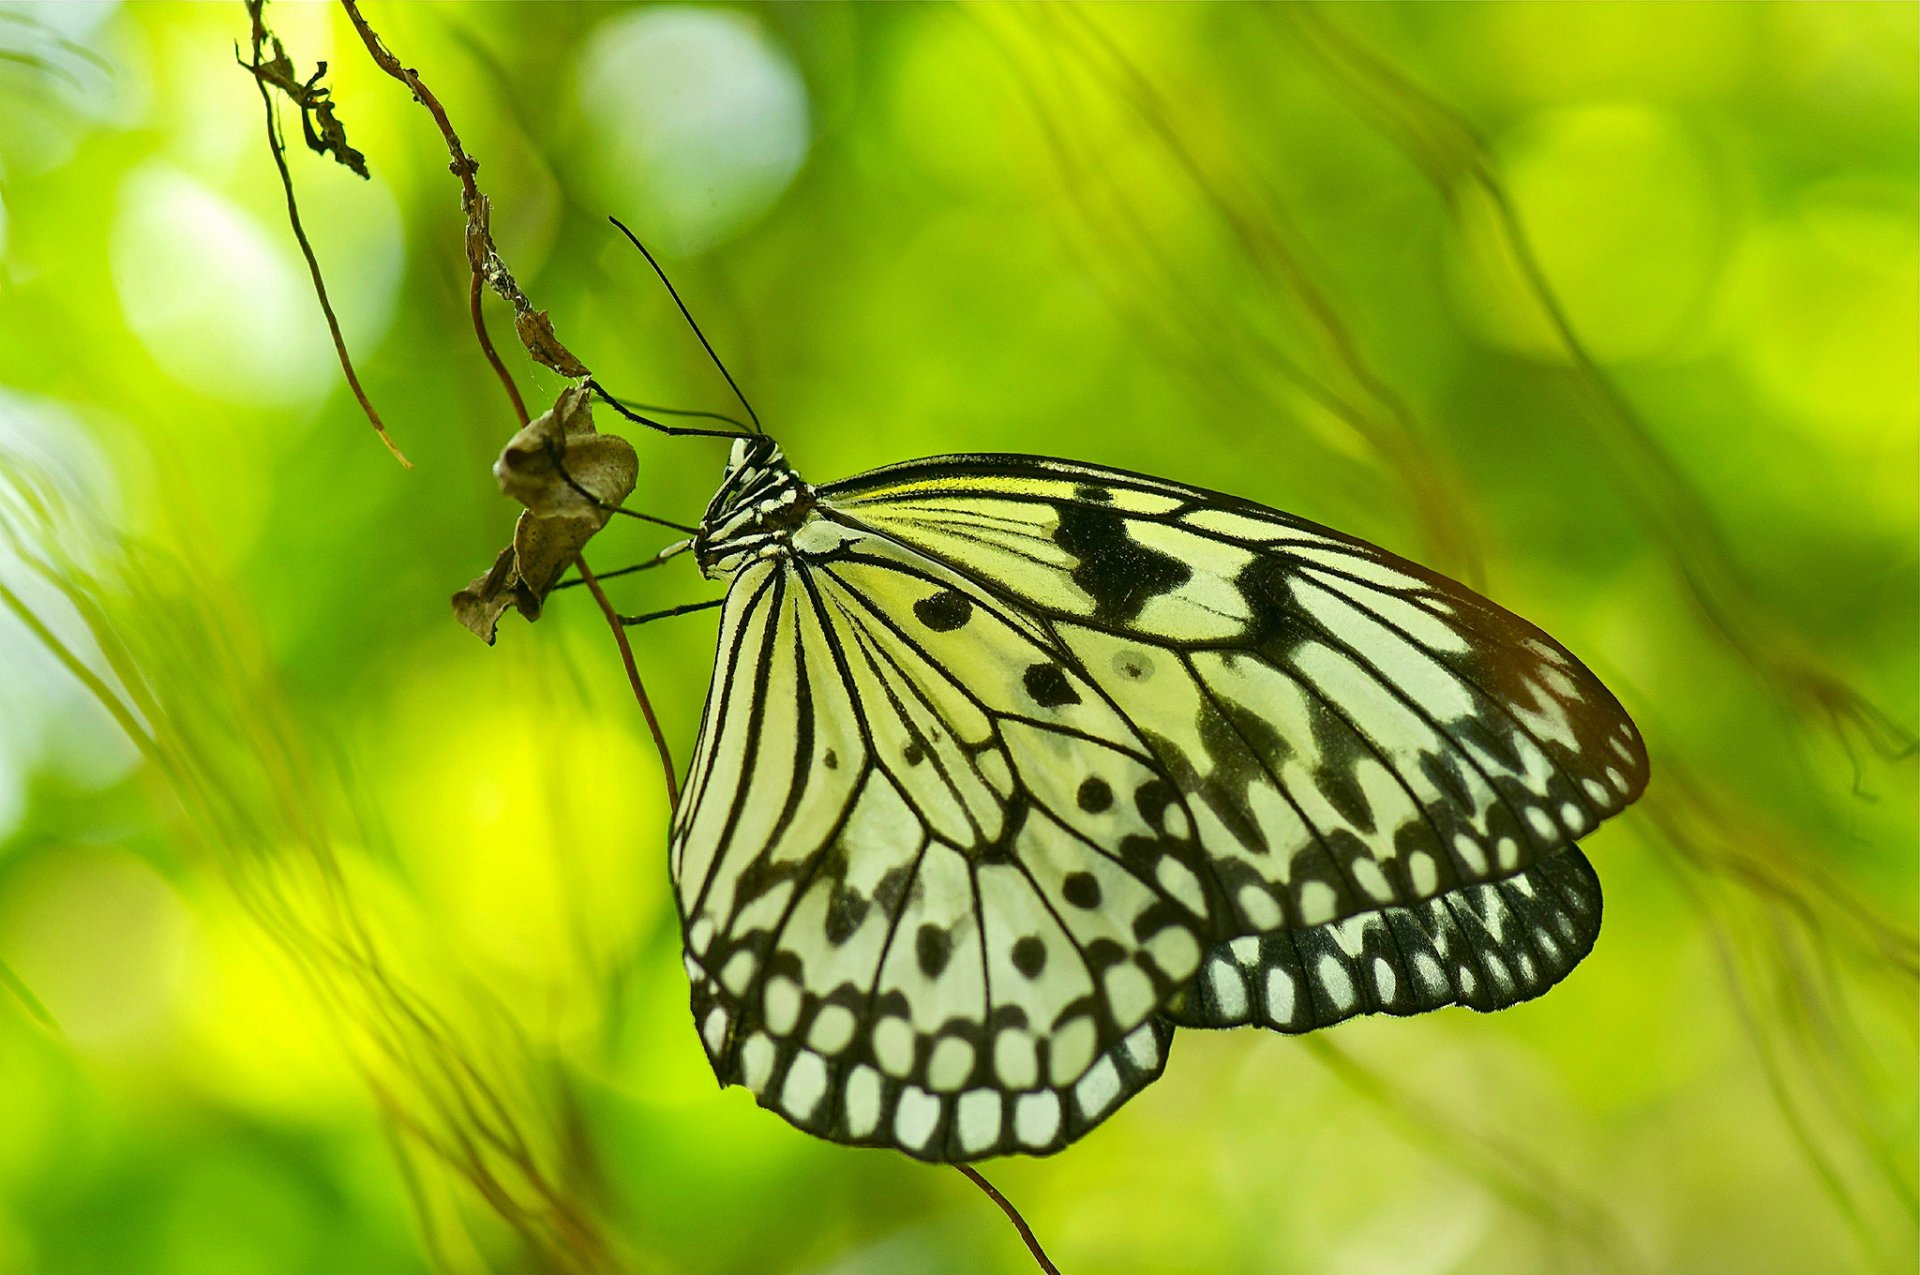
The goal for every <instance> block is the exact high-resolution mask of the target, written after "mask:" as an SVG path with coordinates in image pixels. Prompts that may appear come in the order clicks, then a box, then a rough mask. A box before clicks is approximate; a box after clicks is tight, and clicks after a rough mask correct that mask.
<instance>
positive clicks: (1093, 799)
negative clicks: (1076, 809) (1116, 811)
mask: <svg viewBox="0 0 1920 1275" xmlns="http://www.w3.org/2000/svg"><path fill="white" fill-rule="evenodd" d="M1079 802H1080V809H1082V810H1084V811H1086V812H1087V813H1088V814H1090V815H1097V814H1099V813H1100V812H1101V811H1103V810H1107V809H1110V808H1111V807H1112V806H1113V788H1112V786H1111V785H1109V784H1108V783H1107V781H1106V780H1104V779H1102V778H1100V777H1099V776H1098V775H1089V776H1088V777H1087V778H1086V779H1084V780H1082V781H1081V782H1080V792H1079Z"/></svg>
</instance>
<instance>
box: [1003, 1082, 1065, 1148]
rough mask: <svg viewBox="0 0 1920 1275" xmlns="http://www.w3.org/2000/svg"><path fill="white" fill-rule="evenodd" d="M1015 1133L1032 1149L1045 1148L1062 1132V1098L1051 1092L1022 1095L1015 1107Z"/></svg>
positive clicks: (1043, 1091)
mask: <svg viewBox="0 0 1920 1275" xmlns="http://www.w3.org/2000/svg"><path fill="white" fill-rule="evenodd" d="M1013 1132H1014V1135H1015V1136H1016V1137H1018V1138H1019V1139H1020V1141H1021V1142H1023V1143H1025V1144H1026V1145H1028V1146H1030V1147H1044V1146H1046V1145H1047V1144H1048V1143H1049V1142H1052V1141H1053V1136H1054V1135H1055V1134H1056V1133H1058V1132H1060V1098H1059V1096H1058V1095H1057V1094H1055V1093H1053V1092H1052V1091H1051V1090H1042V1091H1041V1092H1039V1093H1029V1094H1021V1095H1020V1097H1019V1099H1018V1100H1017V1101H1016V1102H1015V1103H1014V1106H1013Z"/></svg>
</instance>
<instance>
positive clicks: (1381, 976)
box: [1373, 956, 1400, 1001]
mask: <svg viewBox="0 0 1920 1275" xmlns="http://www.w3.org/2000/svg"><path fill="white" fill-rule="evenodd" d="M1373 985H1374V986H1375V987H1376V988H1378V989H1379V991H1380V999H1381V1000H1383V1001H1390V1000H1392V999H1393V997H1394V993H1395V992H1397V991H1399V990H1400V978H1399V976H1398V975H1397V974H1395V973H1394V972H1393V966H1392V965H1391V964H1389V963H1388V962H1387V960H1386V958H1384V957H1379V956H1376V957H1374V958H1373Z"/></svg>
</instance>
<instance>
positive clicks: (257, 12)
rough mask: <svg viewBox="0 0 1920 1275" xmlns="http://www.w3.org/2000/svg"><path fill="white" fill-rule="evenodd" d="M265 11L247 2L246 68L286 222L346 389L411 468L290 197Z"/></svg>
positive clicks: (258, 2)
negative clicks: (261, 112) (249, 50)
mask: <svg viewBox="0 0 1920 1275" xmlns="http://www.w3.org/2000/svg"><path fill="white" fill-rule="evenodd" d="M265 8H266V0H248V3H247V12H248V13H249V14H250V15H251V16H252V18H253V62H252V64H251V65H250V66H249V68H248V69H249V70H251V71H252V72H253V83H254V87H255V88H257V89H259V90H260V103H261V105H262V106H263V107H264V108H265V109H266V113H267V149H268V150H270V151H272V152H273V166H274V167H275V168H277V169H279V170H280V186H281V188H282V189H283V190H285V191H286V192H287V220H288V221H289V222H290V223H292V225H293V237H294V239H295V240H296V241H298V242H299V244H300V255H301V256H303V257H305V258H306V259H307V273H308V275H310V276H311V277H312V279H313V293H314V296H316V297H318V298H319V300H320V313H321V314H323V315H325V316H326V320H327V331H328V332H330V333H331V334H332V335H333V349H334V352H335V353H336V354H338V355H339V356H340V370H341V372H343V373H345V375H346V378H347V388H349V389H351V390H352V391H353V397H354V398H355V399H356V400H358V402H359V404H360V410H361V411H363V412H365V413H366V414H367V420H368V422H369V423H371V424H372V426H373V429H374V432H375V433H377V434H379V435H380V441H381V442H382V443H385V444H386V446H387V450H388V451H390V452H392V453H393V458H394V459H395V460H397V461H399V462H400V463H401V464H402V465H404V466H405V467H406V468H408V469H412V468H413V462H412V461H410V460H408V459H407V456H406V453H405V452H403V451H401V450H400V447H399V444H397V443H395V442H394V441H393V436H392V435H390V434H388V433H387V425H386V422H385V421H382V420H381V419H380V413H379V412H377V411H375V410H374V406H373V401H372V400H371V399H369V398H368V397H367V391H366V390H365V389H364V388H363V387H362V386H361V384H360V376H359V374H358V373H357V372H355V371H354V370H353V359H352V358H351V357H350V356H349V355H348V354H347V339H346V337H344V336H342V335H341V333H340V320H339V318H338V317H336V316H335V314H334V312H333V302H332V301H330V300H329V299H328V297H327V281H326V280H325V279H324V278H322V277H321V274H320V261H319V259H318V258H317V257H315V256H314V254H313V244H312V243H310V242H308V240H307V230H306V227H305V226H304V225H302V224H301V222H300V204H299V201H298V200H296V199H295V198H294V194H293V174H292V173H291V172H290V171H289V170H288V168H287V147H286V142H285V140H284V139H283V138H282V137H281V136H280V118H279V116H278V115H277V114H275V112H274V109H273V94H271V93H269V92H268V91H267V81H266V80H265V79H263V78H262V77H261V74H260V68H261V67H262V66H263V65H264V64H263V62H262V61H261V57H260V54H261V52H262V50H263V49H264V48H265V47H266V44H267V43H268V41H272V43H273V46H274V52H275V54H276V55H278V56H279V58H280V59H284V57H285V52H284V50H282V49H281V47H280V41H279V39H278V38H277V37H274V36H271V35H269V34H268V32H267V27H266V17H265V14H264V12H263V11H264V10H265Z"/></svg>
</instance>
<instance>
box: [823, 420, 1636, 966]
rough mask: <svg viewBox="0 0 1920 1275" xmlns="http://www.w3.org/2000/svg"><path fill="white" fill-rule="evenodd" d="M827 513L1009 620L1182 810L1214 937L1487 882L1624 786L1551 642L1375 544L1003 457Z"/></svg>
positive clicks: (940, 466) (1564, 656)
mask: <svg viewBox="0 0 1920 1275" xmlns="http://www.w3.org/2000/svg"><path fill="white" fill-rule="evenodd" d="M821 495H822V498H823V509H824V511H825V512H826V515H827V516H828V517H830V518H833V519H836V520H839V521H841V522H842V523H843V524H845V525H847V526H850V527H855V528H859V529H861V530H862V531H864V532H868V533H871V534H876V535H879V536H883V537H885V538H886V539H888V540H890V541H892V542H894V543H896V544H898V545H900V546H903V547H906V548H910V549H911V550H913V551H915V552H918V553H920V554H923V555H925V556H927V557H928V558H931V559H934V560H937V561H940V562H942V563H945V564H947V565H949V566H950V567H952V568H953V569H955V570H956V571H958V572H962V573H964V574H965V575H966V577H967V578H968V579H970V580H972V581H974V582H975V583H976V587H978V588H981V589H983V590H990V591H991V592H992V593H993V594H994V596H996V597H998V598H999V599H1000V600H1001V602H1002V605H1004V606H1006V607H1009V608H1014V609H1018V610H1021V611H1025V612H1027V613H1029V614H1031V615H1032V616H1033V617H1035V618H1036V620H1037V621H1038V622H1039V623H1040V625H1041V626H1042V631H1043V633H1044V635H1045V636H1046V637H1047V638H1049V639H1050V640H1052V641H1054V642H1056V643H1058V645H1059V646H1060V647H1061V648H1062V649H1064V650H1065V651H1066V652H1067V653H1068V657H1069V658H1068V659H1067V660H1066V661H1065V662H1066V663H1068V664H1070V665H1071V667H1072V670H1073V671H1074V672H1076V673H1077V674H1079V675H1080V676H1081V677H1084V678H1085V679H1086V680H1087V681H1088V682H1089V683H1091V684H1093V685H1094V686H1096V687H1097V688H1099V690H1100V692H1101V693H1102V694H1103V695H1105V696H1106V697H1107V698H1109V699H1110V700H1111V701H1112V702H1113V703H1114V704H1116V705H1118V706H1119V708H1120V710H1121V711H1122V712H1123V713H1124V714H1125V716H1126V718H1127V719H1128V722H1129V724H1130V725H1131V726H1132V727H1133V728H1135V730H1137V732H1138V733H1139V735H1140V737H1141V738H1142V739H1144V740H1145V741H1146V742H1147V747H1148V749H1149V750H1150V752H1151V753H1152V755H1153V757H1154V758H1155V760H1157V761H1158V762H1159V764H1160V765H1161V767H1162V768H1164V770H1165V771H1166V773H1167V774H1168V775H1170V776H1171V777H1172V778H1173V779H1174V781H1175V783H1176V784H1177V785H1178V787H1179V789H1180V791H1181V792H1182V794H1184V795H1185V796H1186V798H1187V802H1188V805H1189V808H1190V810H1191V811H1192V813H1193V815H1194V817H1195V821H1196V826H1197V831H1198V836H1199V839H1200V842H1201V844H1202V845H1203V847H1204V848H1205V850H1206V852H1207V856H1208V857H1207V870H1208V873H1209V874H1210V878H1211V879H1210V880H1209V881H1208V883H1207V887H1208V890H1209V893H1210V894H1213V893H1216V892H1217V894H1218V896H1219V897H1220V898H1222V899H1224V900H1225V901H1226V906H1227V908H1228V911H1229V915H1228V917H1227V918H1226V920H1227V923H1228V929H1229V930H1230V931H1231V932H1232V933H1234V934H1243V935H1256V934H1264V933H1272V932H1276V931H1279V930H1283V929H1284V930H1293V931H1305V930H1309V929H1313V928H1315V927H1319V926H1323V925H1326V924H1328V923H1330V922H1337V921H1340V920H1342V919H1344V918H1347V917H1353V916H1359V915H1362V914H1366V913H1371V912H1378V911H1379V910H1380V909H1382V908H1385V907H1391V906H1406V905H1411V904H1417V903H1419V902H1421V901H1424V900H1430V899H1434V898H1436V897H1438V896H1441V895H1445V894H1449V893H1450V892H1454V891H1459V890H1461V889H1463V888H1464V887H1468V886H1472V885H1476V884H1479V883H1483V882H1489V881H1496V880H1500V879H1503V878H1506V877H1510V876H1512V875H1514V874H1515V873H1517V872H1520V871H1521V870H1523V869H1525V868H1527V867H1529V866H1530V865H1532V864H1535V863H1538V862H1541V861H1542V860H1544V859H1547V858H1549V857H1552V856H1554V855H1557V854H1558V853H1560V852H1561V851H1562V850H1563V849H1564V848H1565V847H1567V846H1568V845H1570V844H1571V843H1572V842H1573V841H1574V839H1575V838H1577V837H1579V836H1581V835H1583V834H1585V833H1587V832H1590V831H1591V830H1592V829H1593V828H1594V827H1595V826H1596V825H1597V824H1598V823H1599V822H1600V821H1601V820H1603V819H1605V818H1607V817H1608V816H1610V815H1612V814H1614V813H1616V812H1618V811H1619V810H1621V809H1622V808H1623V807H1625V806H1626V805H1627V804H1628V803H1630V802H1631V801H1632V800H1633V799H1634V798H1635V797H1637V796H1638V795H1639V793H1640V791H1641V789H1642V788H1643V787H1644V785H1645V783H1646V776H1647V763H1646V754H1645V751H1644V748H1643V746H1642V744H1641V741H1640V737H1639V735H1638V733H1637V732H1636V731H1635V729H1634V727H1633V723H1632V722H1631V721H1630V720H1629V719H1628V717H1627V715H1626V713H1625V711H1624V710H1622V709H1621V707H1620V705H1619V703H1618V702H1617V701H1616V700H1615V699H1614V698H1613V696H1612V695H1611V694H1610V693H1608V691H1607V690H1606V689H1605V687H1603V686H1602V685H1601V684H1600V682H1599V681H1598V679H1596V678H1595V677H1594V676H1593V675H1592V674H1591V673H1590V672H1588V671H1587V669H1586V668H1585V667H1584V666H1583V665H1582V664H1581V663H1580V662H1579V661H1578V660H1576V659H1575V658H1574V657H1573V656H1572V655H1571V654H1569V653H1568V652H1567V651H1566V650H1565V649H1564V648H1563V647H1561V646H1560V645H1559V644H1558V643H1556V642H1555V641H1554V640H1553V639H1551V638H1550V637H1548V636H1547V635H1546V634H1544V633H1542V632H1541V631H1540V630H1539V629H1537V628H1535V627H1534V626H1533V625H1531V624H1529V623H1527V622H1526V621H1524V620H1522V619H1520V618H1519V617H1517V616H1515V615H1513V614H1511V613H1510V612H1508V611H1505V610H1503V609H1502V608H1500V607H1498V606H1496V605H1494V604H1493V603H1491V602H1489V601H1487V600H1486V599H1485V598H1483V597H1481V596H1479V595H1478V594H1476V593H1474V592H1472V591H1471V590H1469V589H1466V588H1465V587H1464V586H1461V585H1459V584H1456V583H1454V582H1452V581H1450V580H1447V579H1445V578H1444V577H1441V576H1439V575H1436V574H1434V573H1432V572H1430V571H1427V570H1425V569H1424V568H1421V567H1419V566H1416V565H1414V564H1412V563H1409V562H1406V561H1404V560H1403V559H1400V558H1397V557H1395V556H1393V555H1392V554H1389V553H1387V552H1385V551H1384V550H1381V549H1378V548H1375V547H1374V546H1372V545H1369V544H1366V543H1364V542H1362V541H1358V540H1355V539H1353V538H1351V537H1348V536H1344V535H1341V534H1340V533H1338V532H1334V531H1330V530H1328V529H1326V528H1323V527H1319V526H1317V525H1315V524H1312V523H1309V522H1306V521H1304V520H1301V519H1296V518H1292V517H1289V516H1288V515H1285V514H1280V513H1277V512H1275V511H1273V510H1270V509H1266V508H1264V507H1261V506H1259V505H1254V504H1251V503H1249V502H1246V501H1242V500H1238V499H1235V498H1233V497H1230V496H1222V495H1219V494H1217V493H1212V492H1204V491H1199V490H1197V489H1193V488H1187V487H1181V486H1178V485H1175V484H1171V483H1166V482H1162V481H1160V480H1157V479H1152V478H1146V477H1142V476H1139V475H1133V474H1125V473H1121V472H1119V471H1114V470H1107V469H1099V468H1094V467H1091V466H1082V465H1074V464H1069V463H1066V462H1062V461H1051V460H1043V459H1039V458H1031V457H1011V456H960V457H944V458H938V459H934V460H927V461H916V462H912V463H910V464H906V465H899V466H893V467H890V468H887V469H882V470H877V471H874V472H873V473H870V474H866V475H863V476H860V477H857V478H854V479H850V480H848V481H846V482H843V483H839V484H834V485H831V486H828V487H825V488H822V489H821Z"/></svg>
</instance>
